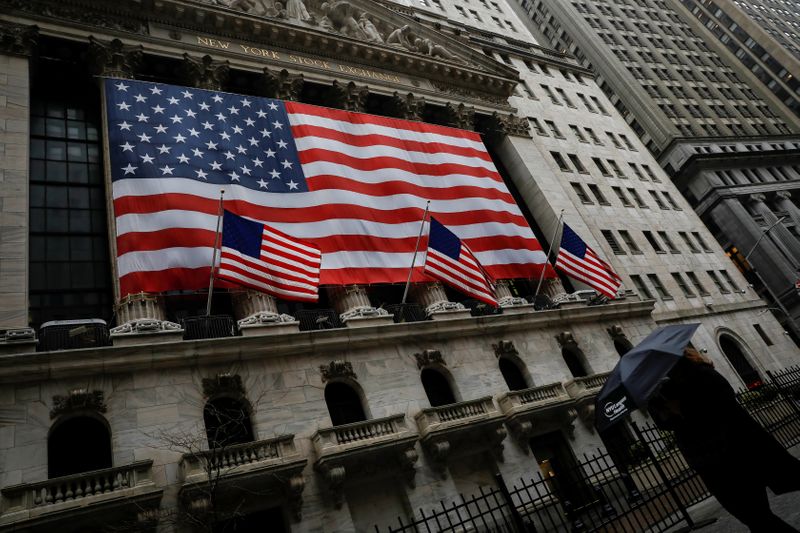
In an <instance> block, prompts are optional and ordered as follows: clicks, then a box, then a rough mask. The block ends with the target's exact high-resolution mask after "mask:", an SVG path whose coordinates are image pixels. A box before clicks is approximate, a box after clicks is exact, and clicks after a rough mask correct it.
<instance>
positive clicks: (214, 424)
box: [203, 396, 255, 449]
mask: <svg viewBox="0 0 800 533" xmlns="http://www.w3.org/2000/svg"><path fill="white" fill-rule="evenodd" d="M203 421H204V422H205V424H206V436H207V437H208V447H209V448H210V449H215V448H222V447H225V446H231V445H233V444H243V443H245V442H253V441H254V440H255V438H254V437H253V425H252V424H251V423H250V413H249V409H248V408H247V406H246V405H245V404H244V402H242V401H240V400H237V399H235V398H229V397H226V396H222V397H220V398H214V399H213V400H209V401H208V402H206V406H205V409H203Z"/></svg>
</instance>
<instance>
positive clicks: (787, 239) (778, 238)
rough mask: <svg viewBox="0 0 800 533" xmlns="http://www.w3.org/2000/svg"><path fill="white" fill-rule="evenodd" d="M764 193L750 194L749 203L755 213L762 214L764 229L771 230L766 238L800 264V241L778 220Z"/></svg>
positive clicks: (795, 263) (792, 260)
mask: <svg viewBox="0 0 800 533" xmlns="http://www.w3.org/2000/svg"><path fill="white" fill-rule="evenodd" d="M765 200H766V197H765V196H764V195H763V194H753V195H751V196H750V198H749V201H748V204H749V207H750V209H751V210H752V212H753V213H754V214H758V215H761V216H762V217H763V219H764V223H765V224H766V228H764V230H763V231H767V229H768V228H771V229H770V230H769V235H767V236H766V237H764V239H770V240H772V242H773V243H775V245H776V246H777V247H778V248H779V249H780V250H781V251H782V252H783V253H784V255H785V256H786V258H787V259H788V260H789V262H790V263H792V264H794V265H800V242H799V241H798V240H797V238H796V237H795V236H794V235H792V233H791V232H790V231H789V230H788V229H787V228H786V226H784V225H783V224H782V223H780V222H778V216H777V215H776V214H775V213H773V212H772V209H770V207H769V206H768V205H767V203H766V201H765Z"/></svg>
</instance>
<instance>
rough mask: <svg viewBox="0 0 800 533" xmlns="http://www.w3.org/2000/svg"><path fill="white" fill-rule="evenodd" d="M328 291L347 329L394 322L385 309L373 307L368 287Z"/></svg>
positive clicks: (355, 286)
mask: <svg viewBox="0 0 800 533" xmlns="http://www.w3.org/2000/svg"><path fill="white" fill-rule="evenodd" d="M327 291H328V296H329V297H330V299H331V302H332V303H333V307H334V309H335V310H336V312H337V313H339V318H340V319H341V321H342V322H343V323H344V324H346V325H347V327H351V328H352V327H363V326H372V325H376V324H388V323H391V322H393V321H394V318H393V317H392V316H391V315H390V314H389V313H388V312H387V311H386V310H385V309H380V308H375V307H373V306H372V303H370V301H369V294H367V289H366V287H363V286H361V285H347V286H337V287H329V288H328V289H327Z"/></svg>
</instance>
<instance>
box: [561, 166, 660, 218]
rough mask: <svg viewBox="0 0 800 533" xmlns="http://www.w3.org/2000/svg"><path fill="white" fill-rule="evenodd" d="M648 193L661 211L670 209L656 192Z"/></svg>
mask: <svg viewBox="0 0 800 533" xmlns="http://www.w3.org/2000/svg"><path fill="white" fill-rule="evenodd" d="M551 153H552V152H551ZM647 192H649V193H650V196H652V197H653V200H655V202H656V205H657V206H658V207H660V208H661V209H669V207H667V204H665V203H664V200H662V199H661V197H660V196H659V195H658V193H657V192H656V191H647Z"/></svg>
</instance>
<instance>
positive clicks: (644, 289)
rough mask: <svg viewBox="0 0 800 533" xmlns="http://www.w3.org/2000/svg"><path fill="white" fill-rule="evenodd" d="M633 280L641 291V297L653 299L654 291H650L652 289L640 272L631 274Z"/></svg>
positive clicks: (637, 290)
mask: <svg viewBox="0 0 800 533" xmlns="http://www.w3.org/2000/svg"><path fill="white" fill-rule="evenodd" d="M631 281H632V282H633V286H634V287H636V292H638V293H639V297H640V298H642V299H643V300H652V299H653V293H652V292H650V289H649V288H648V287H647V284H646V283H645V282H644V280H643V279H642V277H641V276H639V275H638V274H631Z"/></svg>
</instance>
